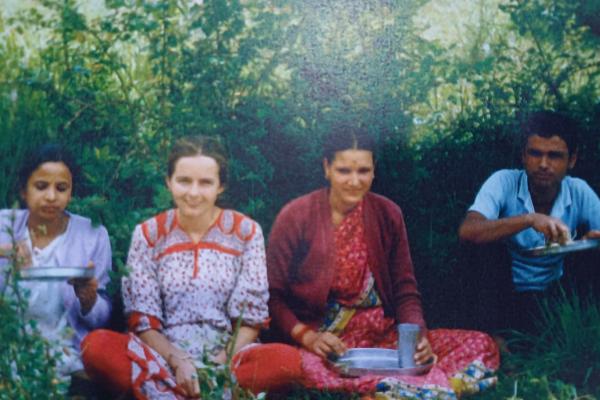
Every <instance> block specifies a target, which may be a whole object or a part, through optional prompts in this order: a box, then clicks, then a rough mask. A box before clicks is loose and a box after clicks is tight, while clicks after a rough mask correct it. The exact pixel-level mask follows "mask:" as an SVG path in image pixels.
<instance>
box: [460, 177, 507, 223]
mask: <svg viewBox="0 0 600 400" xmlns="http://www.w3.org/2000/svg"><path fill="white" fill-rule="evenodd" d="M506 172H507V171H497V172H495V173H494V174H492V175H491V176H490V177H489V178H488V179H487V180H486V181H485V182H484V183H483V185H482V186H481V189H479V192H478V193H477V196H476V197H475V201H474V202H473V204H472V205H471V207H469V211H476V212H478V213H479V214H481V215H483V216H484V217H485V218H487V219H490V220H495V219H498V217H499V216H500V213H501V211H502V207H503V204H504V203H505V196H506V193H508V192H509V191H510V190H509V189H510V185H511V183H510V180H509V179H507V178H508V176H507V174H506Z"/></svg>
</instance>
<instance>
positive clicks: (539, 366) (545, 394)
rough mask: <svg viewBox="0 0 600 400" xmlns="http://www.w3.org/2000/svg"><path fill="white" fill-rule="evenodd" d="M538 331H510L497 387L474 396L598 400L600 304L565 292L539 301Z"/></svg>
mask: <svg viewBox="0 0 600 400" xmlns="http://www.w3.org/2000/svg"><path fill="white" fill-rule="evenodd" d="M540 306H541V310H542V314H541V315H542V317H541V320H539V321H538V322H537V328H538V331H539V332H540V334H539V335H527V334H522V333H518V332H514V333H513V334H512V337H511V338H510V340H509V344H510V343H512V344H513V345H517V346H518V348H520V349H526V350H522V351H520V352H515V353H512V354H505V355H504V357H503V363H502V367H501V370H500V373H499V383H498V386H497V387H496V388H495V389H493V390H491V391H489V392H487V393H484V394H482V395H480V396H478V397H475V399H492V400H494V399H509V400H517V399H523V400H528V399H536V400H537V399H553V400H554V399H556V400H574V399H582V400H583V399H585V400H591V399H599V398H600V303H599V302H598V300H596V299H594V298H593V297H587V298H581V297H580V296H578V295H577V294H576V293H572V294H570V295H568V294H567V293H566V292H564V291H563V292H562V294H561V295H560V296H559V297H558V298H557V299H555V300H553V301H548V302H544V303H542V304H540Z"/></svg>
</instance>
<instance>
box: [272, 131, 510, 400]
mask: <svg viewBox="0 0 600 400" xmlns="http://www.w3.org/2000/svg"><path fill="white" fill-rule="evenodd" d="M373 150H374V143H373V142H372V140H371V139H370V138H369V136H368V135H367V133H366V132H364V131H363V130H362V129H360V128H356V127H351V126H344V125H343V124H340V125H339V126H336V127H334V129H333V130H332V132H331V134H330V135H329V137H328V139H327V140H326V143H325V146H324V160H323V168H324V170H325V178H326V179H327V180H328V181H329V187H328V188H323V189H320V190H317V191H314V192H312V193H309V194H307V195H304V196H302V197H300V198H298V199H295V200H293V201H291V202H290V203H289V204H287V205H286V206H285V207H284V208H283V209H282V210H281V212H280V213H279V215H278V216H277V219H276V221H275V223H274V225H273V228H272V230H271V233H270V235H269V243H268V246H267V266H268V276H269V291H270V299H269V310H270V313H271V317H272V321H271V322H272V328H273V338H274V339H276V340H278V341H289V342H292V343H295V344H296V345H297V346H299V347H300V348H301V354H302V364H303V368H304V374H305V375H304V377H303V381H304V384H305V385H306V386H307V387H310V388H318V389H328V390H338V391H339V390H342V391H352V392H356V391H358V392H361V393H372V392H374V391H375V390H376V386H377V384H378V383H380V382H381V381H382V379H383V378H382V377H381V376H371V375H367V376H362V377H360V378H356V379H352V378H344V377H342V376H340V375H339V374H337V373H336V372H335V371H334V370H332V369H331V368H330V367H328V363H327V362H326V361H325V359H326V358H327V357H328V356H329V355H331V354H337V355H341V354H343V353H344V351H346V349H349V348H355V347H382V348H391V349H392V348H396V347H397V338H398V336H397V332H396V325H397V324H398V323H415V324H418V325H420V326H421V330H422V332H423V333H424V334H423V335H422V339H421V340H420V342H419V343H418V345H417V350H416V354H415V362H416V363H417V364H425V363H430V362H432V360H435V359H437V362H436V363H435V365H434V366H433V368H432V369H431V370H430V372H429V373H427V374H426V375H422V376H416V377H408V376H398V377H395V378H393V379H388V380H385V381H383V383H381V384H380V385H379V386H378V389H379V390H380V391H382V392H386V391H391V392H392V393H396V396H397V395H398V394H404V395H407V394H406V393H412V394H413V395H417V394H418V393H422V392H423V391H424V390H433V389H432V388H434V389H435V390H438V391H439V394H437V395H438V396H440V397H443V396H446V395H447V396H450V398H451V396H453V395H455V394H456V393H454V392H456V391H463V390H464V389H465V387H466V386H468V385H466V384H465V382H463V380H461V379H454V378H460V377H462V375H460V376H456V377H455V375H456V374H457V373H460V372H461V371H462V370H463V369H465V368H466V367H468V366H469V365H470V364H471V363H473V362H474V361H477V363H476V365H478V366H479V367H480V368H479V369H480V370H479V371H478V372H477V373H481V372H483V373H488V372H491V371H488V369H489V370H493V369H496V368H497V367H498V365H499V355H498V351H497V348H496V346H495V344H494V342H493V341H492V340H491V339H490V338H489V337H488V336H487V335H485V334H483V333H479V332H474V331H459V330H432V331H429V332H427V330H426V325H425V321H424V319H423V313H422V308H421V297H420V294H419V292H418V290H417V284H416V281H415V277H414V273H413V266H412V261H411V257H410V252H409V247H408V239H407V236H406V228H405V225H404V221H403V217H402V212H401V210H400V208H399V207H398V206H397V205H396V204H394V203H393V202H392V201H390V200H389V199H387V198H385V197H382V196H379V195H377V194H374V193H371V192H370V188H371V184H372V182H373V179H374V177H375V165H374V154H373ZM471 372H472V371H471ZM469 373H470V372H469ZM469 373H467V375H468V374H469ZM467 380H472V379H471V378H467ZM487 382H488V383H489V382H490V381H487ZM451 383H452V384H451ZM431 385H434V386H431ZM419 395H421V394H419ZM407 396H408V395H407ZM395 398H396V397H395ZM419 398H420V397H419ZM428 398H429V397H428ZM432 398H433V397H432ZM435 398H438V397H435ZM443 398H446V397H443Z"/></svg>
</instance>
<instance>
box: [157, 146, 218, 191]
mask: <svg viewBox="0 0 600 400" xmlns="http://www.w3.org/2000/svg"><path fill="white" fill-rule="evenodd" d="M198 155H203V156H206V157H210V158H213V159H214V160H215V161H216V162H217V165H218V166H219V181H220V183H221V186H226V184H227V177H228V170H229V167H228V162H227V152H226V150H225V146H223V144H222V143H221V141H220V140H219V139H218V138H216V137H213V136H204V135H195V136H184V137H182V138H180V139H178V140H177V141H176V142H175V144H174V145H173V147H172V148H171V152H170V153H169V161H168V167H167V176H168V177H169V178H170V177H171V176H173V172H175V164H177V161H179V159H180V158H182V157H193V156H198Z"/></svg>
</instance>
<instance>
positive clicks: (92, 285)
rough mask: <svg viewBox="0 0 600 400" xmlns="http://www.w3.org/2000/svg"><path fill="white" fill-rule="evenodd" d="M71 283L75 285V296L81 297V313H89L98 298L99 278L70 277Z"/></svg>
mask: <svg viewBox="0 0 600 400" xmlns="http://www.w3.org/2000/svg"><path fill="white" fill-rule="evenodd" d="M69 283H70V284H71V285H73V289H74V290H75V296H77V298H78V299H79V304H80V305H81V313H82V314H84V315H85V314H87V313H88V312H90V310H91V309H92V307H93V306H94V304H96V299H97V298H98V280H96V278H74V279H69Z"/></svg>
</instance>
